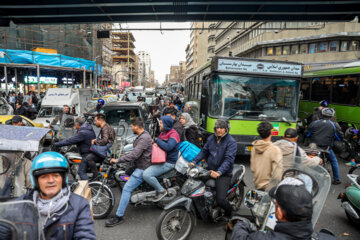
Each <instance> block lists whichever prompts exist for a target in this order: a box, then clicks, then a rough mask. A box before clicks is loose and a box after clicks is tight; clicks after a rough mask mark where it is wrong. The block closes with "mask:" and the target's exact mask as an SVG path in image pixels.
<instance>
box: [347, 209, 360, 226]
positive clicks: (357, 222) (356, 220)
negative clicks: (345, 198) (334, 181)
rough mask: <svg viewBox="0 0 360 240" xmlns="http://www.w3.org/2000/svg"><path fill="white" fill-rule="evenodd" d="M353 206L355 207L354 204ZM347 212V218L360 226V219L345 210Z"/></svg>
mask: <svg viewBox="0 0 360 240" xmlns="http://www.w3.org/2000/svg"><path fill="white" fill-rule="evenodd" d="M353 207H354V206H353ZM354 209H355V207H354ZM357 213H358V214H360V213H359V211H357ZM345 214H346V216H347V218H348V219H349V221H350V222H351V223H353V224H355V225H356V226H358V225H359V224H360V220H359V219H355V218H353V217H352V216H351V215H350V214H349V213H347V212H346V211H345Z"/></svg>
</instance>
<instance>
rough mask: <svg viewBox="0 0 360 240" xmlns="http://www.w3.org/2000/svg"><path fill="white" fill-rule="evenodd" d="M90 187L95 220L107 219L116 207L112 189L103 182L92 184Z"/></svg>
mask: <svg viewBox="0 0 360 240" xmlns="http://www.w3.org/2000/svg"><path fill="white" fill-rule="evenodd" d="M89 187H90V189H91V204H92V208H93V215H94V218H95V219H101V218H106V217H107V216H108V215H109V214H110V213H111V211H112V209H113V208H114V205H115V197H114V193H113V192H112V190H111V188H109V187H108V186H107V185H105V184H103V183H101V182H90V183H89Z"/></svg>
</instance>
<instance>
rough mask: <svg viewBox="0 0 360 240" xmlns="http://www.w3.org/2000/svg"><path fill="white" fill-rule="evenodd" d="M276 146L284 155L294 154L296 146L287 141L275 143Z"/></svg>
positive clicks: (282, 140)
mask: <svg viewBox="0 0 360 240" xmlns="http://www.w3.org/2000/svg"><path fill="white" fill-rule="evenodd" d="M274 145H275V146H277V147H279V148H280V149H281V151H282V153H283V155H289V154H294V149H295V144H294V143H292V142H289V141H287V140H285V139H281V140H279V141H276V142H275V143H274Z"/></svg>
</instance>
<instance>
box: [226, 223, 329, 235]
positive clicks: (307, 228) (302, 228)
mask: <svg viewBox="0 0 360 240" xmlns="http://www.w3.org/2000/svg"><path fill="white" fill-rule="evenodd" d="M312 236H314V239H319V240H336V238H335V237H334V236H332V235H330V234H326V233H322V232H320V233H315V234H314V233H313V227H312V223H311V221H301V222H278V223H277V224H276V225H275V229H274V231H266V232H263V231H253V230H252V228H251V227H250V224H249V222H246V221H240V222H238V223H237V224H236V225H235V226H234V229H233V233H232V235H231V239H230V240H299V239H304V240H311V239H312Z"/></svg>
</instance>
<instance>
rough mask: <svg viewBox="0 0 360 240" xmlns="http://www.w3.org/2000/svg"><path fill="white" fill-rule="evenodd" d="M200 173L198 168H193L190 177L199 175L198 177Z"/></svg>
mask: <svg viewBox="0 0 360 240" xmlns="http://www.w3.org/2000/svg"><path fill="white" fill-rule="evenodd" d="M198 173H199V169H197V168H192V169H191V170H190V171H189V176H190V177H192V178H193V177H196V176H197V175H198Z"/></svg>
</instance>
